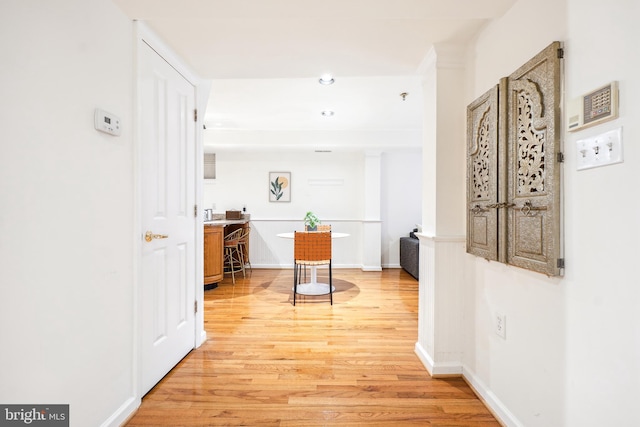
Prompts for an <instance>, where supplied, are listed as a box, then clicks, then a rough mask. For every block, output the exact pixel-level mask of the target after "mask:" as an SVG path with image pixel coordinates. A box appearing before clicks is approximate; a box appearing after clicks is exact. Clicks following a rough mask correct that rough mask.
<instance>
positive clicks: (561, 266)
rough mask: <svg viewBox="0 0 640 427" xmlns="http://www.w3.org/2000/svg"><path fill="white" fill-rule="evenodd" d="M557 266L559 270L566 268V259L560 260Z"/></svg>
mask: <svg viewBox="0 0 640 427" xmlns="http://www.w3.org/2000/svg"><path fill="white" fill-rule="evenodd" d="M557 266H558V268H564V258H558V262H557Z"/></svg>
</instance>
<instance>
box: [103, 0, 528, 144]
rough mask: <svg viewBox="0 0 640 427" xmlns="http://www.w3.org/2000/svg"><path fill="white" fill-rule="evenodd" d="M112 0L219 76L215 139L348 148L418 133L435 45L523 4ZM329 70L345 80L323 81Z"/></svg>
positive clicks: (211, 133) (215, 79)
mask: <svg viewBox="0 0 640 427" xmlns="http://www.w3.org/2000/svg"><path fill="white" fill-rule="evenodd" d="M113 1H114V3H116V4H117V5H118V6H119V7H120V8H121V9H122V10H123V11H124V12H125V13H126V14H127V15H128V16H129V17H130V18H132V19H136V20H142V21H145V22H146V23H147V24H148V26H149V27H150V28H151V29H152V30H154V32H156V33H157V34H158V35H159V36H160V37H161V38H162V39H163V40H164V41H165V42H166V43H167V44H168V45H169V46H170V47H171V48H172V49H173V50H174V51H175V52H176V53H177V54H178V55H179V56H180V57H182V58H183V59H184V60H185V61H186V63H187V64H189V66H190V67H191V68H192V69H193V71H194V72H195V73H196V74H197V75H199V76H200V77H202V78H204V79H208V80H211V81H212V90H211V96H210V99H209V105H208V108H207V112H206V114H205V119H204V123H205V126H206V128H207V130H206V131H205V143H206V144H210V145H218V146H221V147H222V146H230V147H233V146H246V145H247V144H248V145H251V144H254V145H255V144H258V145H259V144H260V142H256V141H255V140H256V138H255V135H257V134H261V135H264V134H265V133H274V134H275V135H280V136H282V135H283V134H284V133H287V134H290V133H291V132H293V133H294V134H299V135H300V134H302V133H305V134H306V135H309V133H312V134H315V133H318V134H320V135H323V137H322V139H323V140H325V142H326V141H327V139H330V138H331V137H330V136H329V135H332V134H333V135H342V138H340V137H338V138H337V139H341V141H339V142H337V143H338V144H342V143H345V144H348V143H349V142H348V141H350V140H353V139H354V138H352V137H349V136H348V134H349V133H351V134H353V133H354V132H361V133H363V132H364V133H371V132H382V133H385V132H386V133H389V134H392V133H393V132H399V133H402V132H405V133H406V132H409V133H411V134H416V133H419V132H420V130H421V127H422V100H421V98H422V95H421V90H420V78H419V76H418V75H417V71H418V68H419V66H420V64H421V62H422V61H423V59H424V58H425V56H426V54H427V53H428V52H429V49H430V48H431V47H432V46H433V45H434V44H440V43H465V42H467V41H469V40H470V39H471V38H472V37H473V36H474V35H475V34H476V33H477V32H478V30H479V29H480V28H482V26H483V25H485V23H486V22H487V21H488V20H490V19H492V18H494V17H496V16H500V15H502V14H503V13H505V12H506V10H508V9H509V8H510V7H511V5H512V4H513V3H514V2H515V0H446V1H445V0H325V1H323V2H319V1H310V0H233V1H229V0H180V1H177V0H113ZM323 73H331V74H332V75H333V76H334V78H335V83H334V84H333V85H330V86H323V85H320V84H319V83H318V79H319V77H320V75H321V74H323ZM403 92H406V93H407V94H408V95H407V96H406V97H405V98H404V100H403V98H402V96H401V95H400V94H401V93H403ZM326 109H330V110H332V111H334V112H335V114H334V115H333V116H332V117H324V116H322V115H321V112H322V111H323V110H326ZM247 135H249V136H247ZM259 139H262V140H265V141H269V140H270V138H259ZM294 139H296V142H295V143H296V144H304V143H305V142H307V141H309V143H314V142H313V141H314V139H315V138H303V137H300V138H294ZM356 139H357V138H356ZM365 139H366V138H365ZM251 141H253V142H251ZM292 143H293V142H292ZM315 143H316V144H317V141H316V142H315ZM418 143H419V142H418ZM335 144H336V142H334V145H335Z"/></svg>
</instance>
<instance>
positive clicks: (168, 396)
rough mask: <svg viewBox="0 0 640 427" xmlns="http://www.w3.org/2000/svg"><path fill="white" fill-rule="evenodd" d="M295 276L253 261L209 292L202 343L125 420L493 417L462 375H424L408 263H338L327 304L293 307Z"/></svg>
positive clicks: (463, 421) (430, 421) (450, 422)
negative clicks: (245, 271) (345, 266)
mask: <svg viewBox="0 0 640 427" xmlns="http://www.w3.org/2000/svg"><path fill="white" fill-rule="evenodd" d="M325 274H326V269H325V270H323V269H320V270H319V278H321V279H322V278H323V277H324V276H325ZM292 282H293V270H257V269H256V270H254V271H253V273H252V274H251V275H248V276H247V278H246V279H242V278H241V279H239V280H238V279H236V284H235V286H234V285H233V284H232V283H231V280H230V278H228V277H225V280H224V281H223V282H222V283H220V284H219V285H218V288H216V289H212V290H209V291H206V292H205V329H206V330H207V335H208V340H207V342H205V343H204V344H203V345H202V346H201V347H200V348H199V349H197V350H194V351H192V352H191V353H190V354H189V355H188V356H187V357H186V358H185V359H183V360H182V362H180V363H179V364H178V366H177V367H176V368H174V370H173V371H172V372H170V373H169V374H168V375H167V376H166V377H165V378H164V379H163V380H162V381H161V382H160V383H159V384H158V385H157V386H156V387H155V388H153V389H152V390H151V391H150V392H149V393H148V394H147V396H146V397H145V398H144V399H143V402H142V405H141V407H140V408H139V410H138V412H137V413H136V414H135V415H134V416H133V417H132V419H131V420H130V421H129V423H128V424H127V426H131V427H133V426H172V427H176V426H208V425H245V426H300V425H304V426H326V425H340V426H345V425H352V426H356V425H366V426H375V425H393V426H399V425H416V426H418V425H419V426H499V423H498V422H497V421H496V420H495V418H494V417H493V416H492V415H491V413H490V412H489V411H488V410H487V408H486V407H485V406H484V405H483V404H482V402H481V401H480V400H479V399H478V398H477V397H476V396H475V394H474V393H473V392H472V391H471V389H470V388H469V387H468V385H467V384H466V383H465V381H464V380H462V379H461V378H448V379H432V378H431V377H430V376H429V375H428V373H427V371H426V370H425V368H424V366H423V365H422V364H421V362H420V361H419V359H418V357H417V356H416V355H415V353H414V345H415V343H416V341H417V334H418V330H417V323H418V319H417V318H418V282H417V281H416V280H415V279H413V278H412V277H411V276H409V275H408V274H407V273H406V272H405V271H404V270H400V269H386V270H383V271H382V272H362V271H360V270H355V269H353V270H351V269H350V270H334V285H335V286H336V292H335V293H334V305H333V306H331V305H330V304H329V302H328V296H326V297H325V296H317V297H300V299H299V300H298V303H297V305H296V306H295V307H293V306H292V305H291V298H292V295H291V294H292V293H291V286H292Z"/></svg>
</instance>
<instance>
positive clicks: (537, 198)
mask: <svg viewBox="0 0 640 427" xmlns="http://www.w3.org/2000/svg"><path fill="white" fill-rule="evenodd" d="M560 52H561V44H560V43H559V42H554V43H552V44H551V45H549V46H548V47H547V48H546V49H545V50H543V51H542V52H540V53H539V54H538V55H536V56H535V57H534V58H532V59H531V60H530V61H528V62H527V63H526V64H524V65H523V66H522V67H520V68H519V69H518V70H517V71H515V72H514V73H513V74H511V75H510V76H509V77H507V78H504V79H502V80H501V82H500V85H499V86H496V87H495V88H494V89H492V90H490V91H489V92H487V93H486V94H484V95H482V96H480V97H479V98H478V99H477V100H476V101H474V102H473V103H471V104H470V105H469V106H468V107H467V141H468V143H467V145H468V153H467V154H468V157H467V205H468V206H467V208H468V211H467V212H468V213H467V252H469V253H472V254H474V255H477V256H482V257H484V258H487V259H491V260H498V261H501V262H506V263H508V264H512V265H515V266H518V267H522V268H526V269H529V270H533V271H537V272H540V273H544V274H547V275H549V276H557V275H561V274H562V268H563V259H562V241H561V229H560V226H561V219H562V213H561V211H560V209H561V205H560V186H561V182H560V180H561V176H560V170H561V168H560V166H559V164H558V162H559V161H560V160H561V141H560V97H561V57H562V56H561V55H560V54H559V53H560ZM490 112H495V113H496V117H495V118H493V117H491V116H490ZM490 120H495V121H494V122H493V123H492V124H489V121H490ZM487 153H489V154H487ZM493 162H495V163H493ZM485 165H486V169H487V170H484V166H485ZM494 171H495V172H494ZM487 182H488V184H487Z"/></svg>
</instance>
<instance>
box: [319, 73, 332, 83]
mask: <svg viewBox="0 0 640 427" xmlns="http://www.w3.org/2000/svg"><path fill="white" fill-rule="evenodd" d="M318 81H319V82H320V84H321V85H330V84H333V82H335V79H334V78H333V76H332V75H331V74H323V75H321V76H320V80H318Z"/></svg>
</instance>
